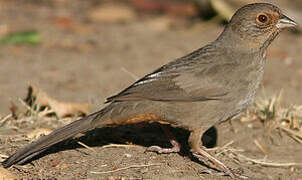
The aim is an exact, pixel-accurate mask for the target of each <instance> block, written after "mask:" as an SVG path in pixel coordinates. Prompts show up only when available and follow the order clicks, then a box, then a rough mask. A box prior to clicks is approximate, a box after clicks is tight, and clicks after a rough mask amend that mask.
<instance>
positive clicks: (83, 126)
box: [2, 111, 102, 167]
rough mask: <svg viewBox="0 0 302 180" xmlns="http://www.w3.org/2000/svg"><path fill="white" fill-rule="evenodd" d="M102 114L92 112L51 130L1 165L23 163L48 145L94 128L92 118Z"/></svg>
mask: <svg viewBox="0 0 302 180" xmlns="http://www.w3.org/2000/svg"><path fill="white" fill-rule="evenodd" d="M100 115H101V116H102V112H101V111H99V112H96V113H93V114H91V115H89V116H87V117H84V118H82V119H80V120H78V121H75V122H73V123H70V124H68V125H66V126H64V127H62V128H60V129H57V130H55V131H53V132H52V133H51V134H49V135H47V136H43V137H41V138H40V139H38V140H37V141H35V142H33V143H31V144H29V145H27V146H25V147H24V148H23V149H21V150H19V151H17V152H16V153H15V154H13V155H12V156H10V157H9V158H7V159H6V160H5V161H4V162H2V165H3V167H10V166H12V165H14V164H23V163H24V162H26V161H27V160H29V159H31V158H32V157H34V156H36V155H38V154H40V153H41V152H43V151H45V150H46V149H47V148H49V147H50V146H52V145H54V144H56V143H58V142H61V141H63V140H66V139H68V138H70V137H72V136H74V135H76V134H78V133H81V132H86V131H89V130H91V129H93V128H95V127H94V126H95V123H93V120H95V119H96V118H98V117H100Z"/></svg>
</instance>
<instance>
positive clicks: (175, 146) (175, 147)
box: [147, 125, 181, 154]
mask: <svg viewBox="0 0 302 180" xmlns="http://www.w3.org/2000/svg"><path fill="white" fill-rule="evenodd" d="M160 127H161V128H162V130H163V131H164V133H165V134H166V136H167V137H168V138H169V141H170V143H171V144H172V146H173V147H171V148H162V147H159V146H150V147H148V148H147V151H152V152H157V153H159V154H163V153H165V154H167V153H177V152H179V151H180V148H181V145H180V144H179V142H177V140H176V139H175V137H174V136H173V134H172V133H171V131H170V130H169V129H168V127H166V126H163V125H160Z"/></svg>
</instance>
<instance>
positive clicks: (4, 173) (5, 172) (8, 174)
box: [0, 167, 19, 180]
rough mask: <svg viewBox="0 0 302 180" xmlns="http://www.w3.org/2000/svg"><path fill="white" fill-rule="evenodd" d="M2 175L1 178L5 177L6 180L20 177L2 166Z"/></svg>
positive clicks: (0, 171)
mask: <svg viewBox="0 0 302 180" xmlns="http://www.w3.org/2000/svg"><path fill="white" fill-rule="evenodd" d="M0 177H1V179H5V180H11V179H19V178H17V177H16V176H15V175H14V174H12V173H11V172H9V171H8V170H6V169H4V168H3V167H0Z"/></svg>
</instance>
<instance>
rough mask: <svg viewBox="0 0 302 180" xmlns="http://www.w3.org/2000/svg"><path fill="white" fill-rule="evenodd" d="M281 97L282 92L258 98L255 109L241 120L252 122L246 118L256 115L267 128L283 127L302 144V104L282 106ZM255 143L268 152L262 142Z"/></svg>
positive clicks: (256, 118)
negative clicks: (269, 96)
mask: <svg viewBox="0 0 302 180" xmlns="http://www.w3.org/2000/svg"><path fill="white" fill-rule="evenodd" d="M281 99H282V92H280V93H279V94H278V95H275V96H273V97H271V98H261V99H258V101H256V102H255V105H254V108H253V111H251V110H250V111H247V112H246V114H245V116H244V117H243V120H241V122H250V121H248V120H246V119H248V118H250V117H255V118H253V119H255V120H260V121H261V122H262V123H263V124H264V126H265V127H266V128H270V129H281V130H282V131H283V132H286V134H288V135H289V136H290V137H292V138H293V139H295V140H296V141H297V142H299V143H301V144H302V106H296V105H292V106H287V107H286V106H282V105H281ZM255 144H256V145H257V146H258V147H259V148H260V150H261V151H263V152H264V153H265V152H266V151H265V150H264V149H263V148H262V147H261V145H260V144H257V142H255ZM259 145H260V146H259Z"/></svg>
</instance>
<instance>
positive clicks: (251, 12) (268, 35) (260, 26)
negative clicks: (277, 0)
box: [225, 3, 297, 49]
mask: <svg viewBox="0 0 302 180" xmlns="http://www.w3.org/2000/svg"><path fill="white" fill-rule="evenodd" d="M294 26H297V23H296V22H295V21H293V20H291V19H290V18H288V17H286V16H285V15H284V14H282V12H281V10H280V9H279V8H278V7H276V6H274V5H272V4H268V3H255V4H248V5H245V6H243V7H241V8H240V9H238V10H237V12H236V13H235V14H234V15H233V17H232V19H231V21H230V23H229V24H228V26H227V27H226V29H225V31H226V33H227V34H228V36H231V37H232V38H233V39H237V40H239V41H240V40H243V41H242V42H244V43H246V44H247V45H248V47H250V48H253V49H261V48H264V49H266V48H267V47H268V45H269V44H270V43H271V42H272V41H273V40H274V38H275V37H276V36H277V35H278V34H279V32H280V31H281V30H283V29H286V28H290V27H294ZM235 43H238V42H235Z"/></svg>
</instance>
